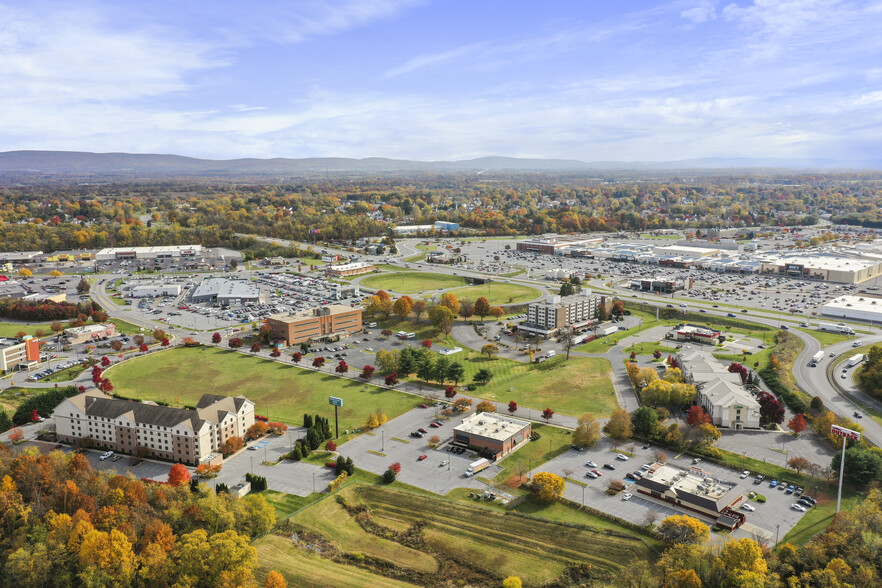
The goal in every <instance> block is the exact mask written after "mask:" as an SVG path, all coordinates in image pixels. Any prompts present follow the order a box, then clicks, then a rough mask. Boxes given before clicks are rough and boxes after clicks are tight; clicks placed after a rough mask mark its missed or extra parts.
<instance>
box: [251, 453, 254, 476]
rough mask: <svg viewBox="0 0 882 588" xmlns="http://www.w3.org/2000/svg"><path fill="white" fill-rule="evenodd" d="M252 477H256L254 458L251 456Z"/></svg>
mask: <svg viewBox="0 0 882 588" xmlns="http://www.w3.org/2000/svg"><path fill="white" fill-rule="evenodd" d="M251 475H254V456H253V455H252V456H251Z"/></svg>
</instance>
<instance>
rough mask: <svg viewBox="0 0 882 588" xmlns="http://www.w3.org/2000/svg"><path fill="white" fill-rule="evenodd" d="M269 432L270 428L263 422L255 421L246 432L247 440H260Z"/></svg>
mask: <svg viewBox="0 0 882 588" xmlns="http://www.w3.org/2000/svg"><path fill="white" fill-rule="evenodd" d="M268 430H269V426H268V425H267V424H266V423H265V422H263V421H255V422H254V424H253V425H251V426H250V427H248V430H247V431H245V438H246V439H249V440H250V439H260V438H261V437H263V436H264V435H266V432H267V431H268Z"/></svg>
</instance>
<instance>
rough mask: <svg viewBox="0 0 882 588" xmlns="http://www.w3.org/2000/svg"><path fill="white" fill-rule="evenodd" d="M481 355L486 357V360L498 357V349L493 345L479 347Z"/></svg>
mask: <svg viewBox="0 0 882 588" xmlns="http://www.w3.org/2000/svg"><path fill="white" fill-rule="evenodd" d="M481 355H486V356H487V359H493V358H494V357H496V356H497V355H499V347H497V346H496V345H494V344H493V343H487V344H486V345H484V346H483V347H481Z"/></svg>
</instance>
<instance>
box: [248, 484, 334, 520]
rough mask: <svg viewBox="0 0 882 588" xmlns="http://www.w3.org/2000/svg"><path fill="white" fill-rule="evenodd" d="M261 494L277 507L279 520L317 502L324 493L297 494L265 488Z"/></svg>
mask: <svg viewBox="0 0 882 588" xmlns="http://www.w3.org/2000/svg"><path fill="white" fill-rule="evenodd" d="M261 494H263V497H264V498H266V501H267V502H269V503H270V504H271V505H273V508H274V509H276V518H277V519H279V520H282V519H285V518H287V517H289V516H290V515H291V514H292V513H294V512H297V511H298V510H300V509H301V508H303V507H304V506H306V505H308V504H311V503H313V502H315V501H316V500H318V499H319V498H321V496H322V494H320V493H318V492H316V493H315V494H310V495H309V496H297V495H295V494H286V493H284V492H277V491H275V490H264V491H263V492H261Z"/></svg>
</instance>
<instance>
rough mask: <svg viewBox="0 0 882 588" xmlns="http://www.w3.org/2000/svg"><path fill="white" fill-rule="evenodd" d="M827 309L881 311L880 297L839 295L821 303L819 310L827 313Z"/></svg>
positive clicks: (881, 302) (881, 301)
mask: <svg viewBox="0 0 882 588" xmlns="http://www.w3.org/2000/svg"><path fill="white" fill-rule="evenodd" d="M829 310H838V311H840V312H848V311H856V310H858V311H862V312H875V313H882V298H875V297H872V296H867V295H866V294H864V295H861V296H840V297H839V298H834V299H833V300H831V301H829V302H825V303H824V304H823V305H821V311H822V312H825V313H827V314H829V313H828V312H827V311H829Z"/></svg>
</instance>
